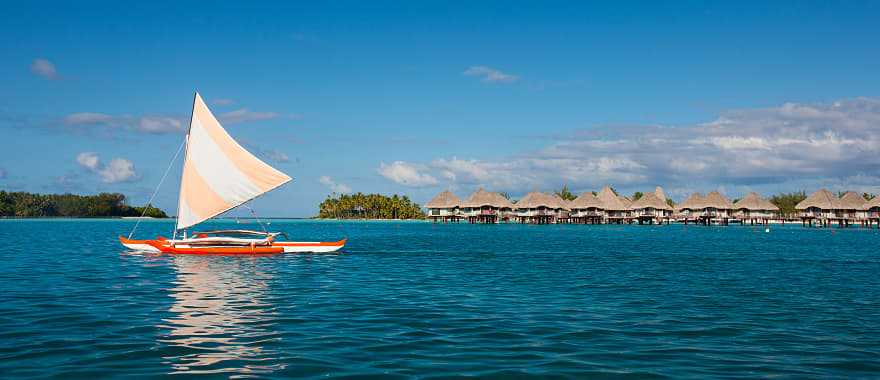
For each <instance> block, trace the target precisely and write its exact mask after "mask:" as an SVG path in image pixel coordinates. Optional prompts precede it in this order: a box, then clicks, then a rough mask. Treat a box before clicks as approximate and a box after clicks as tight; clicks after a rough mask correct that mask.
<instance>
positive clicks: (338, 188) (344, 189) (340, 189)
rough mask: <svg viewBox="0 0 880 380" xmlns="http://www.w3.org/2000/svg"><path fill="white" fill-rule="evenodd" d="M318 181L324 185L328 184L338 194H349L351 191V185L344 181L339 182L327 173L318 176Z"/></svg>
mask: <svg viewBox="0 0 880 380" xmlns="http://www.w3.org/2000/svg"><path fill="white" fill-rule="evenodd" d="M318 182H320V183H321V184H322V185H324V186H327V187H328V188H330V191H332V192H334V193H337V194H347V193H350V192H351V188H350V187H348V186H347V185H345V184H344V183H338V182H336V181H334V180H333V179H332V178H330V177H328V176H326V175H324V176H321V178H318Z"/></svg>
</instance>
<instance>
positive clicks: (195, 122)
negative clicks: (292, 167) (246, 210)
mask: <svg viewBox="0 0 880 380" xmlns="http://www.w3.org/2000/svg"><path fill="white" fill-rule="evenodd" d="M184 144H185V149H184V158H183V172H182V174H181V180H180V196H179V198H178V203H177V222H176V225H175V228H174V232H173V236H172V238H171V239H168V238H165V237H162V236H159V237H157V238H156V239H151V240H135V239H132V236H131V235H129V237H127V238H126V237H124V236H120V237H119V242H120V243H122V245H124V246H125V247H126V248H128V249H131V250H135V251H143V252H162V253H180V254H276V253H290V252H315V253H318V252H335V251H337V250H339V249H340V248H342V247H343V246H345V242H346V240H345V239H342V240H339V241H333V242H295V241H281V239H279V238H280V237H283V236H286V235H284V234H283V233H281V232H268V231H265V230H264V231H251V230H216V231H197V232H193V233H192V234H188V233H187V231H188V229H190V228H191V227H193V226H196V225H198V224H199V223H202V222H204V221H206V220H208V219H211V218H213V217H215V216H217V215H220V214H222V213H225V212H227V211H229V210H232V209H234V208H236V207H238V206H241V205H243V204H245V203H246V202H248V201H250V200H252V199H254V198H256V197H259V196H260V195H263V194H265V193H268V192H270V191H272V190H274V189H276V188H278V187H280V186H281V185H284V184H285V183H287V182H290V181H291V178H290V176H288V175H287V174H284V173H282V172H281V171H279V170H278V169H275V168H273V167H271V166H269V165H268V164H266V163H265V162H263V161H261V160H260V159H258V158H257V157H256V156H254V155H253V154H251V153H250V152H248V151H247V150H246V149H244V148H243V147H242V146H241V145H240V144H239V143H238V142H236V141H235V139H233V138H232V136H230V135H229V133H227V132H226V130H225V129H223V126H222V125H220V122H219V121H217V118H215V117H214V115H213V114H212V113H211V110H210V109H208V106H207V105H206V104H205V102H204V100H202V97H201V96H200V95H199V93H198V92H196V94H195V99H194V100H193V110H192V117H191V119H190V125H189V131H188V132H187V135H186V140H185V142H184ZM178 153H179V152H178ZM179 232H182V238H180V239H178V236H177V235H178V233H179ZM133 233H134V230H132V234H133Z"/></svg>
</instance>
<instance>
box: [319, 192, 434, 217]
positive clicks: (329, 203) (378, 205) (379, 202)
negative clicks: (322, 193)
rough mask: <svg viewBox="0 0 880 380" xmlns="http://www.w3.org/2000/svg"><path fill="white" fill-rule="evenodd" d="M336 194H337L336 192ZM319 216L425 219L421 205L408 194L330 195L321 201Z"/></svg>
mask: <svg viewBox="0 0 880 380" xmlns="http://www.w3.org/2000/svg"><path fill="white" fill-rule="evenodd" d="M334 195H335V194H334ZM319 207H320V211H319V212H318V218H327V219H424V218H425V213H423V212H422V208H421V206H419V205H418V204H416V203H414V202H413V201H411V200H410V199H409V198H408V197H407V196H406V195H404V196H399V195H397V194H395V195H392V196H390V197H389V196H386V195H382V194H363V193H357V194H342V195H338V196H336V197H333V196H332V195H328V196H327V199H325V200H324V201H323V202H321V205H320V206H319Z"/></svg>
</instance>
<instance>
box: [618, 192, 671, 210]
mask: <svg viewBox="0 0 880 380" xmlns="http://www.w3.org/2000/svg"><path fill="white" fill-rule="evenodd" d="M661 193H662V190H661ZM629 207H630V208H631V209H633V210H639V209H643V208H648V207H652V208H655V209H658V210H672V207H669V205H668V204H667V203H666V198H665V197H664V198H663V199H662V200H661V199H660V198H658V197H657V193H656V192H655V193H647V194H645V195H642V197H641V198H639V199H636V201H635V202H633V203H632V204H631V205H630V206H629Z"/></svg>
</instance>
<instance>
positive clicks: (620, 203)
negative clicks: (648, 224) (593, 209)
mask: <svg viewBox="0 0 880 380" xmlns="http://www.w3.org/2000/svg"><path fill="white" fill-rule="evenodd" d="M596 197H598V198H599V202H601V203H602V208H603V209H605V210H612V211H621V210H624V211H625V210H629V207H628V206H627V203H628V202H625V201H624V200H623V199H622V198H620V197H618V196H617V195H615V194H614V192H613V191H611V188H610V187H608V186H605V187H603V188H602V191H600V192H599V194H598V195H596Z"/></svg>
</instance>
